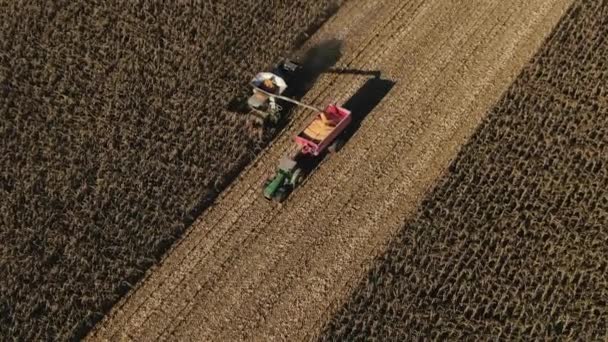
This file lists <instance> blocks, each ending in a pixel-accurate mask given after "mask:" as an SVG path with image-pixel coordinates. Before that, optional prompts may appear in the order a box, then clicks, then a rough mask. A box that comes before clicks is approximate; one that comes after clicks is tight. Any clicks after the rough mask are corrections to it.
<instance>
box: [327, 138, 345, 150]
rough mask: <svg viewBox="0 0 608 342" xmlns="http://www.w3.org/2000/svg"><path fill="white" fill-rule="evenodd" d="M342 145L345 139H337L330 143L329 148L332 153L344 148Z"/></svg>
mask: <svg viewBox="0 0 608 342" xmlns="http://www.w3.org/2000/svg"><path fill="white" fill-rule="evenodd" d="M342 146H344V140H342V139H336V140H335V141H334V142H333V143H332V144H331V145H329V147H328V148H327V150H328V151H329V152H330V153H336V152H338V151H340V149H342Z"/></svg>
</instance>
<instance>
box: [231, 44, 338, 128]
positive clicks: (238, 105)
mask: <svg viewBox="0 0 608 342" xmlns="http://www.w3.org/2000/svg"><path fill="white" fill-rule="evenodd" d="M342 45H343V43H342V41H341V40H339V39H329V40H325V41H322V42H321V43H319V44H316V45H313V46H312V47H310V48H309V49H307V50H304V51H302V52H300V53H296V54H294V55H293V56H290V57H289V58H287V59H291V60H293V61H294V62H297V63H298V64H300V65H301V66H302V68H301V69H300V70H299V71H297V73H296V74H295V75H294V76H293V77H291V80H290V81H289V83H288V84H287V89H285V92H284V93H283V94H282V95H283V96H286V97H290V98H292V99H295V100H301V99H302V98H303V97H304V95H306V93H307V92H308V91H309V90H310V89H311V88H312V86H313V85H314V84H315V82H316V81H317V79H318V78H319V76H321V74H323V73H325V72H327V71H329V70H330V69H331V68H332V67H333V66H334V65H336V63H337V62H338V61H339V60H340V58H342ZM281 59H285V58H281ZM273 68H274V66H268V67H267V68H266V70H272V69H273ZM260 71H261V70H260ZM252 76H253V75H252ZM248 81H249V80H248ZM243 89H244V90H243V93H241V94H238V95H237V96H236V97H234V98H233V99H232V100H230V101H229V102H228V106H227V109H228V110H229V111H232V112H237V113H242V114H247V113H249V107H248V106H247V98H248V97H249V95H250V94H251V89H250V88H249V86H248V85H247V86H245V87H244V88H243ZM245 89H246V90H245ZM281 106H282V107H283V109H282V112H283V115H282V116H281V117H282V119H281V120H280V122H279V123H278V124H277V128H279V129H280V128H282V127H283V126H284V125H285V124H286V123H287V122H288V121H289V118H290V117H291V114H292V109H293V108H294V106H295V105H294V104H293V103H290V102H281Z"/></svg>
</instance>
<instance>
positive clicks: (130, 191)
mask: <svg viewBox="0 0 608 342" xmlns="http://www.w3.org/2000/svg"><path fill="white" fill-rule="evenodd" d="M340 3H341V1H334V0H331V1H315V2H314V3H313V2H310V1H288V2H287V1H278V2H274V3H273V6H272V7H270V6H266V5H260V4H261V3H260V2H257V1H245V2H239V3H238V4H237V3H235V2H234V1H206V2H202V3H198V4H196V5H177V4H173V5H171V4H155V3H129V4H128V5H125V4H124V3H123V2H118V1H110V2H104V3H103V4H96V3H92V2H69V1H56V2H52V3H47V2H46V1H34V2H27V3H22V2H10V1H9V2H6V1H5V2H1V3H0V22H1V23H2V25H3V29H2V30H0V116H1V117H2V122H1V123H0V141H1V143H0V165H1V171H0V172H1V173H0V198H2V201H1V202H0V223H1V224H0V241H1V242H2V243H0V259H1V260H2V261H3V263H2V265H1V266H0V273H1V274H2V277H0V293H2V297H1V298H0V317H1V318H0V336H10V337H12V338H15V339H22V340H49V339H66V338H70V337H77V336H82V335H83V334H85V333H86V331H87V329H89V328H90V327H91V326H92V325H93V323H94V322H95V321H96V320H98V319H99V318H100V317H101V316H102V314H103V313H104V311H106V310H108V309H109V307H110V306H111V305H112V304H113V303H115V302H117V301H118V299H119V298H120V296H121V295H123V294H125V293H126V291H127V290H128V289H129V288H130V287H131V286H132V284H134V283H135V282H136V281H137V280H138V279H140V278H141V277H142V276H143V274H144V272H145V270H146V269H147V268H148V267H149V266H150V265H152V264H154V263H155V262H156V261H157V260H158V259H159V258H160V255H161V254H162V253H163V252H164V251H166V250H167V247H168V246H169V245H170V244H171V243H172V242H174V241H175V240H176V239H177V238H178V237H179V236H180V235H181V233H182V232H183V231H184V229H185V227H187V226H188V225H189V224H191V223H192V222H193V221H194V218H195V217H196V216H198V215H199V214H200V212H201V211H202V210H203V209H204V208H205V207H206V206H207V205H209V204H210V203H211V201H212V200H213V198H214V197H215V196H216V195H217V193H218V191H220V190H221V189H222V188H223V187H224V186H225V185H226V183H227V182H228V181H229V180H230V178H231V177H232V175H233V174H235V172H237V171H239V169H241V166H242V165H243V164H245V163H246V162H247V161H248V160H251V159H252V158H251V156H252V155H253V154H254V153H256V152H258V151H259V150H261V147H262V146H263V145H264V144H265V142H264V141H263V140H261V139H260V138H259V137H258V135H257V132H255V131H253V130H252V129H250V127H249V124H250V123H249V122H248V119H247V118H246V117H245V116H239V115H236V114H235V113H230V112H228V111H226V110H223V109H222V108H223V107H224V106H225V104H226V102H227V100H226V99H229V98H231V97H234V96H236V95H238V94H241V93H243V92H244V91H245V89H246V88H245V87H242V86H243V84H244V83H245V81H246V79H247V78H248V77H250V75H252V74H253V73H255V72H257V71H259V70H260V69H261V68H263V67H265V66H267V65H268V64H270V63H273V62H275V61H276V58H277V57H278V56H279V55H282V54H284V53H286V52H287V51H288V50H290V49H291V48H293V46H294V44H296V43H297V42H298V41H301V40H302V37H304V35H303V32H305V31H310V30H312V29H314V28H315V27H317V26H319V24H320V22H322V21H323V19H324V17H326V16H327V14H328V13H329V12H331V11H332V10H333V9H335V7H336V6H337V5H338V4H340ZM264 4H265V3H264ZM268 32H272V34H270V35H268V34H267V33H268Z"/></svg>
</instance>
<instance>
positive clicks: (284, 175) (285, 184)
mask: <svg viewBox="0 0 608 342" xmlns="http://www.w3.org/2000/svg"><path fill="white" fill-rule="evenodd" d="M297 165H298V164H297V162H296V161H295V160H293V159H291V158H289V157H283V158H281V160H280V162H279V166H278V168H277V170H276V172H275V174H274V175H273V176H271V177H268V179H266V182H265V183H264V197H265V198H266V199H268V200H275V201H277V202H283V201H284V200H285V199H286V198H287V196H288V195H289V193H290V192H291V191H292V190H293V189H294V188H295V187H296V186H298V185H299V183H300V181H301V180H302V170H301V169H300V168H298V167H297Z"/></svg>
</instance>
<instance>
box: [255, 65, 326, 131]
mask: <svg viewBox="0 0 608 342" xmlns="http://www.w3.org/2000/svg"><path fill="white" fill-rule="evenodd" d="M302 70H303V69H302V66H301V65H300V64H298V63H295V62H293V61H291V60H284V61H283V62H281V63H279V64H278V65H277V66H276V67H275V68H274V69H273V70H272V71H270V72H260V73H258V74H257V75H255V77H254V78H253V79H252V80H251V82H250V83H249V84H250V85H251V87H252V88H253V89H252V91H253V93H252V94H251V96H249V98H248V99H247V106H248V108H249V109H250V110H251V111H253V113H254V114H256V115H257V116H258V117H260V118H261V119H262V121H263V122H265V123H268V122H269V123H271V124H273V125H274V124H277V123H278V122H279V120H280V119H281V115H282V114H284V113H283V109H284V108H283V107H282V106H281V105H280V103H279V102H278V101H282V102H289V103H292V104H294V105H296V106H300V107H305V108H308V109H312V110H315V111H318V110H319V109H318V108H315V107H313V106H310V105H307V104H304V103H302V102H300V101H297V100H295V99H292V98H290V97H288V96H285V94H283V92H285V90H286V89H287V87H288V84H289V83H290V82H296V79H297V78H298V75H300V76H301V73H300V72H301V71H302Z"/></svg>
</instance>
